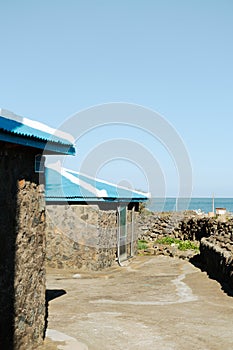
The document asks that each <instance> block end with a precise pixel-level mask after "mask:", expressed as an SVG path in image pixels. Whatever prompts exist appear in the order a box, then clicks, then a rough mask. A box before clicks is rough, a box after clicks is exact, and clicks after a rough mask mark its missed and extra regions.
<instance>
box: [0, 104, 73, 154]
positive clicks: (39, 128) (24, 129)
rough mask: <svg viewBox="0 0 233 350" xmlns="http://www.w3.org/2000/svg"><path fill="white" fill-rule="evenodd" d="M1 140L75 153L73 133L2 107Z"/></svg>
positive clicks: (0, 114)
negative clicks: (58, 129)
mask: <svg viewBox="0 0 233 350" xmlns="http://www.w3.org/2000/svg"><path fill="white" fill-rule="evenodd" d="M0 140H2V141H7V142H14V143H17V144H21V145H25V146H30V147H36V148H41V149H44V148H45V149H46V150H48V151H52V152H56V153H63V154H75V148H74V145H73V144H74V139H73V137H72V136H71V135H69V134H67V133H64V132H61V131H57V130H55V129H53V128H50V127H49V126H47V125H45V124H42V123H40V122H37V121H34V120H31V119H28V118H23V117H20V116H17V115H16V114H14V113H12V112H9V111H6V110H3V109H0Z"/></svg>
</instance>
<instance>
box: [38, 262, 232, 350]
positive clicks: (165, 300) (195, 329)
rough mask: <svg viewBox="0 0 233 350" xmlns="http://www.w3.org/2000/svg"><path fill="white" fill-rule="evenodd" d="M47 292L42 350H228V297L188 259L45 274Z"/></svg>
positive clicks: (229, 299) (229, 303)
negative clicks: (92, 271)
mask: <svg viewBox="0 0 233 350" xmlns="http://www.w3.org/2000/svg"><path fill="white" fill-rule="evenodd" d="M47 288H48V297H49V299H51V300H50V301H49V308H48V313H49V317H48V329H47V337H46V340H45V344H44V345H43V346H42V347H41V350H55V349H60V350H87V349H88V350H119V349H124V350H131V349H132V350H137V349H140V350H141V349H143V350H149V349H150V350H151V349H158V350H192V349H193V350H194V349H195V350H198V349H201V350H203V349H205V350H219V349H224V350H228V349H229V350H232V349H233V328H232V326H233V298H232V297H230V296H228V295H227V294H225V293H224V291H223V290H222V289H221V286H220V284H219V283H217V282H216V281H214V280H211V279H209V278H208V276H207V275H206V273H205V272H201V271H200V270H199V269H198V268H196V267H194V266H193V265H191V264H190V263H189V262H187V261H183V260H179V259H175V258H169V257H164V256H157V257H156V256H155V257H152V256H151V257H148V256H142V257H137V258H135V259H133V260H132V261H131V263H130V264H128V266H125V267H121V268H120V267H114V268H111V269H108V270H105V271H104V272H98V273H81V274H80V272H79V273H75V272H70V271H63V270H52V269H49V270H48V272H47ZM65 293H66V294H65Z"/></svg>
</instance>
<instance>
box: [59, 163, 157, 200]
mask: <svg viewBox="0 0 233 350" xmlns="http://www.w3.org/2000/svg"><path fill="white" fill-rule="evenodd" d="M63 169H64V170H65V171H66V172H67V171H68V172H72V173H74V174H77V175H81V176H85V177H87V178H88V179H91V180H95V181H99V182H102V183H104V184H106V185H110V186H117V187H118V188H119V189H122V190H126V191H132V192H134V193H137V194H140V195H142V196H144V197H148V198H151V193H150V192H141V191H137V190H133V189H131V188H127V187H124V186H118V185H116V184H113V183H111V182H108V181H106V180H101V179H98V178H94V177H92V176H90V175H86V174H83V173H81V172H78V171H75V170H72V169H67V168H63Z"/></svg>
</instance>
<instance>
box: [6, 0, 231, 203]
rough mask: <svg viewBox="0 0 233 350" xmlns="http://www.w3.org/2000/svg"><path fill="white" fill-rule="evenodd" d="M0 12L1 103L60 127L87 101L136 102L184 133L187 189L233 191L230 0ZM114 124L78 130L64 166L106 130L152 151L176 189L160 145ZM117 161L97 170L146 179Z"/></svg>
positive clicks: (169, 189) (103, 1)
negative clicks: (74, 150)
mask: <svg viewBox="0 0 233 350" xmlns="http://www.w3.org/2000/svg"><path fill="white" fill-rule="evenodd" d="M0 13H1V21H0V39H1V58H0V60H1V64H0V74H1V84H0V107H2V108H6V109H9V110H12V111H14V112H15V113H17V114H20V115H23V116H26V117H28V118H32V119H36V120H38V121H41V122H44V123H47V124H49V125H51V126H53V127H59V126H60V125H61V124H62V123H63V121H64V120H65V119H66V118H67V117H69V116H71V115H73V114H74V113H77V112H78V111H80V110H83V109H86V108H88V107H90V106H94V105H99V104H102V103H109V102H127V103H132V104H138V105H142V106H144V107H146V108H149V109H152V110H154V111H156V112H158V113H159V114H160V115H162V116H163V117H164V118H165V119H166V120H167V121H168V123H170V124H171V125H172V126H173V128H174V129H175V130H176V131H177V133H178V134H179V135H180V137H181V139H182V140H183V142H184V144H185V146H186V149H187V151H188V153H189V157H190V160H191V163H192V169H193V180H192V182H193V196H211V195H212V192H214V193H215V195H216V196H220V197H221V196H223V197H225V196H227V197H233V187H232V178H233V164H232V130H233V118H232V117H233V64H232V62H233V41H232V35H233V2H232V1H231V0H221V1H220V0H189V1H187V0H183V1H182V0H143V1H142V0H140V1H139V0H124V1H123V0H118V1H111V0H96V1H94V0H85V1H84V0H82V1H79V0H68V1H59V0H56V1H54V0H50V1H44V0H41V1H31V0H30V1H29V0H26V1H24V0H22V1H20V0H18V1H13V0H8V1H3V0H0ZM117 128H118V129H117ZM119 128H120V127H116V128H115V130H114V132H113V131H111V130H109V128H108V129H106V128H105V129H104V128H103V129H102V130H101V132H100V133H98V130H93V131H92V132H90V133H89V134H88V135H86V138H85V137H84V136H83V137H82V138H80V140H78V142H77V148H78V150H79V155H78V157H80V158H78V157H77V159H76V160H75V161H74V160H72V164H71V165H72V167H77V169H78V167H79V165H80V163H82V162H83V160H84V159H85V157H86V155H87V154H88V152H90V149H93V148H95V145H97V144H98V143H100V142H104V140H105V139H107V140H109V137H110V136H109V135H113V134H114V135H115V136H114V137H115V138H116V135H119V134H120V135H125V136H124V137H129V139H130V140H137V142H138V143H140V144H144V145H145V147H146V148H147V149H148V150H150V151H151V152H152V153H153V152H154V156H155V158H156V160H157V162H158V163H159V164H160V168H161V170H162V172H163V174H164V179H165V183H166V186H165V187H166V191H165V192H166V195H167V196H170V195H176V194H177V176H178V175H177V173H176V169H175V167H174V164H173V163H172V160H171V156H170V155H169V154H168V152H166V149H165V148H164V147H163V146H162V145H161V144H160V143H159V142H158V141H157V140H152V139H150V137H145V135H144V134H143V133H141V135H138V134H137V133H136V132H135V129H134V128H131V130H126V129H125V130H123V129H119ZM126 134H127V135H126ZM106 135H107V136H106ZM95 142H96V143H95ZM75 162H76V163H75ZM122 162H124V161H123V160H119V162H117V161H116V160H114V161H113V162H109V163H108V164H107V165H104V166H102V168H100V170H99V174H98V175H99V176H101V177H104V178H106V179H107V180H110V181H118V182H121V180H122V181H125V180H126V181H128V182H132V183H133V186H134V187H136V188H139V189H146V175H143V172H142V171H140V169H139V170H138V169H136V167H135V166H132V167H131V169H129V168H130V163H128V164H127V166H126V164H123V163H122ZM184 166H185V165H184ZM122 169H124V176H123V175H122ZM119 170H121V171H120V172H119ZM154 176H155V181H156V172H155V175H154ZM123 177H124V178H123ZM158 183H159V181H158Z"/></svg>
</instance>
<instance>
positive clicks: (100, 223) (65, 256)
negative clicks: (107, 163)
mask: <svg viewBox="0 0 233 350" xmlns="http://www.w3.org/2000/svg"><path fill="white" fill-rule="evenodd" d="M110 207H111V206H110V205H109V209H108V206H107V205H105V208H104V209H100V208H99V207H98V206H97V205H81V204H78V205H75V204H71V205H68V204H67V205H65V204H60V205H59V204H57V205H51V204H49V203H48V204H47V208H46V211H47V215H46V217H47V234H46V236H47V240H46V264H47V266H49V267H56V268H71V269H84V270H101V269H104V268H106V267H110V266H112V265H113V264H114V263H115V261H116V259H117V231H118V230H117V211H116V207H115V209H114V208H112V209H110ZM135 214H136V213H135ZM127 220H128V225H127V232H128V236H127V253H128V256H130V255H131V252H132V251H133V253H134V254H135V251H136V247H137V238H138V235H137V231H136V229H135V230H133V231H132V224H131V220H132V212H131V210H129V211H128V213H127ZM134 228H136V215H135V222H134ZM132 234H133V237H134V244H133V247H132V249H131V242H130V239H131V236H132Z"/></svg>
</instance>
